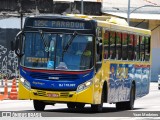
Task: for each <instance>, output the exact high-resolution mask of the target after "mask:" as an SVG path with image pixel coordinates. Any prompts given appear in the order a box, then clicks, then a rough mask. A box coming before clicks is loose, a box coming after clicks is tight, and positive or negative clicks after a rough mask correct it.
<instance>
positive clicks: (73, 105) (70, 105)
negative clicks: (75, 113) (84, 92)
mask: <svg viewBox="0 0 160 120" xmlns="http://www.w3.org/2000/svg"><path fill="white" fill-rule="evenodd" d="M67 107H68V108H69V109H73V108H75V107H76V104H75V103H67Z"/></svg>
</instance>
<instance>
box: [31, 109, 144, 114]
mask: <svg viewBox="0 0 160 120" xmlns="http://www.w3.org/2000/svg"><path fill="white" fill-rule="evenodd" d="M140 109H143V108H135V109H134V110H136V111H137V110H140ZM134 110H132V111H129V110H117V109H116V108H113V107H103V110H102V112H100V113H110V114H111V113H115V112H116V113H123V112H134ZM29 111H34V110H29ZM40 112H47V113H49V112H52V113H54V112H55V113H76V114H86V115H87V114H88V115H89V114H96V113H98V112H93V110H92V109H91V108H90V107H85V108H83V109H76V108H75V109H68V108H60V109H47V110H44V111H40Z"/></svg>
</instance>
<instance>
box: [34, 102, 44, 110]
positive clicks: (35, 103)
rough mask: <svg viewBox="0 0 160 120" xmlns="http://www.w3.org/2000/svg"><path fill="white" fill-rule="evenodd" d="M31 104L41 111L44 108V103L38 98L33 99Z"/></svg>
mask: <svg viewBox="0 0 160 120" xmlns="http://www.w3.org/2000/svg"><path fill="white" fill-rule="evenodd" d="M33 105H34V109H35V110H36V111H43V110H44V108H45V103H44V102H42V101H39V100H33Z"/></svg>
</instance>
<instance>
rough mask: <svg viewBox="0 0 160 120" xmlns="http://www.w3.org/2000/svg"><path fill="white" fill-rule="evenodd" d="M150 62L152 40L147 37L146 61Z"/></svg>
mask: <svg viewBox="0 0 160 120" xmlns="http://www.w3.org/2000/svg"><path fill="white" fill-rule="evenodd" d="M149 60H150V38H149V37H145V61H149Z"/></svg>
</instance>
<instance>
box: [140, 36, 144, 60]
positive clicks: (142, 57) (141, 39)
mask: <svg viewBox="0 0 160 120" xmlns="http://www.w3.org/2000/svg"><path fill="white" fill-rule="evenodd" d="M144 42H145V39H144V37H142V36H140V60H141V61H144V52H145V51H144V50H145V49H144V45H145V44H144Z"/></svg>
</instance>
